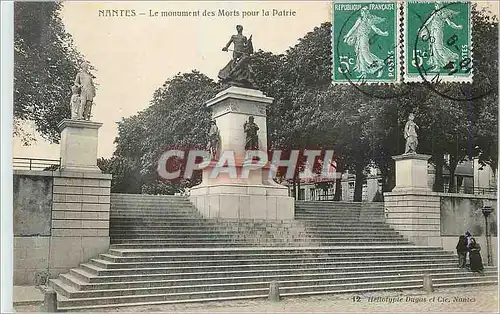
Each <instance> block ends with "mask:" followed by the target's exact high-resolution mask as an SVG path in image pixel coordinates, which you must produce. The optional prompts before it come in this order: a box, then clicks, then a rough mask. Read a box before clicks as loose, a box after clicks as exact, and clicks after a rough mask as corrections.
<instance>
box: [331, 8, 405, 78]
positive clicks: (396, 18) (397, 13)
mask: <svg viewBox="0 0 500 314" xmlns="http://www.w3.org/2000/svg"><path fill="white" fill-rule="evenodd" d="M353 2H357V3H360V2H361V3H363V2H366V3H373V2H386V3H394V6H395V9H394V14H395V16H394V24H395V25H394V31H395V32H397V33H398V35H397V36H395V37H396V38H395V42H397V46H396V48H395V49H394V63H395V64H394V69H395V71H394V72H395V74H396V75H395V78H394V80H390V81H380V80H379V81H373V82H370V81H368V80H367V81H364V82H357V81H349V80H347V81H336V80H335V72H334V71H335V46H336V43H335V40H334V25H335V22H334V16H335V14H334V13H333V9H334V5H335V3H353ZM401 2H404V0H376V1H373V0H332V1H330V21H331V24H332V27H331V35H330V46H331V53H330V56H331V62H330V71H331V72H330V78H331V81H332V85H346V84H347V85H357V86H362V85H381V86H384V85H396V84H399V83H401V82H402V80H403V77H402V76H401V74H402V73H401V66H402V65H403V64H404V63H402V60H400V58H399V57H398V54H399V53H398V51H401V50H402V49H403V47H402V45H403V39H402V37H401V35H400V34H401V25H399V23H400V18H401V13H400V9H399V8H400V6H401V5H402V4H401Z"/></svg>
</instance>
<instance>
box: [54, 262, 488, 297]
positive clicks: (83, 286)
mask: <svg viewBox="0 0 500 314" xmlns="http://www.w3.org/2000/svg"><path fill="white" fill-rule="evenodd" d="M470 274H471V273H469V272H465V271H461V270H457V269H456V268H451V269H448V268H440V269H433V270H432V278H439V277H441V278H442V277H448V276H457V277H462V276H468V275H470ZM484 274H485V275H488V276H491V275H496V274H497V271H496V269H494V268H488V267H486V268H485V271H484ZM393 276H398V277H400V278H411V277H417V278H422V273H421V272H420V273H419V270H411V271H404V272H399V271H398V272H391V271H384V272H381V273H379V274H378V275H377V276H373V275H370V274H366V273H365V272H345V273H342V274H338V273H315V274H290V275H279V276H276V275H268V276H254V277H252V276H246V277H236V276H235V277H213V278H193V279H177V280H151V281H127V278H124V280H125V281H121V282H103V283H89V282H86V281H82V280H80V279H79V278H77V277H75V276H73V275H71V274H61V275H60V277H59V280H60V281H62V282H63V283H64V284H66V285H68V286H71V287H73V288H74V289H77V290H83V291H89V290H104V289H132V288H148V287H167V286H184V285H205V284H234V283H253V282H261V281H273V280H274V281H290V280H296V281H298V280H300V281H321V280H331V279H336V280H348V281H359V280H362V279H367V277H372V278H375V277H381V278H384V277H385V278H388V277H393Z"/></svg>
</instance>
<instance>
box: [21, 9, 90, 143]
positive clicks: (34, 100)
mask: <svg viewBox="0 0 500 314" xmlns="http://www.w3.org/2000/svg"><path fill="white" fill-rule="evenodd" d="M61 6H62V4H61V3H59V2H15V3H14V123H15V128H14V130H15V133H16V135H19V136H21V138H22V139H24V140H26V141H29V137H28V135H27V134H26V132H24V130H23V129H22V124H23V122H24V121H32V122H33V123H34V125H35V128H36V130H37V131H38V132H39V133H40V134H41V135H42V137H43V138H45V139H46V140H48V141H50V142H55V143H57V142H58V140H59V136H60V134H59V132H58V129H57V124H58V123H59V122H60V121H61V120H62V119H64V118H68V117H69V116H70V110H69V100H70V96H71V89H70V87H71V85H72V82H73V80H74V78H75V75H76V73H77V72H78V65H79V64H80V63H81V62H82V61H83V60H84V58H83V56H82V55H81V54H80V53H79V52H78V51H77V50H76V49H75V47H74V46H73V41H72V38H71V35H70V34H68V33H67V32H66V31H65V29H64V25H63V23H62V20H61V17H60V9H61Z"/></svg>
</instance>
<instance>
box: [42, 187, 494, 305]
mask: <svg viewBox="0 0 500 314" xmlns="http://www.w3.org/2000/svg"><path fill="white" fill-rule="evenodd" d="M383 215H384V213H383V207H382V204H377V203H371V204H361V203H338V202H336V203H333V202H297V204H296V219H295V220H293V221H276V222H266V221H251V220H248V221H228V220H224V221H220V220H216V219H203V217H201V216H200V215H199V214H198V212H197V211H196V209H195V208H194V207H193V206H192V205H191V204H190V203H189V201H188V200H187V199H186V198H184V197H177V196H146V195H126V194H114V195H113V194H112V196H111V219H110V236H111V247H110V249H109V251H108V252H107V253H105V254H100V255H99V256H98V257H96V258H94V259H91V260H90V261H88V262H87V263H84V264H82V265H80V267H79V268H75V269H72V270H71V271H70V272H69V273H67V274H62V275H60V276H59V278H57V279H52V280H51V286H52V287H53V288H55V290H56V291H57V293H58V306H59V308H60V309H61V310H65V311H70V310H94V309H105V308H112V307H121V306H136V305H151V304H166V303H182V302H204V301H219V300H237V299H252V298H264V297H267V293H268V289H269V284H270V282H271V281H278V282H279V285H280V292H281V295H282V296H284V297H287V296H299V295H314V294H326V293H346V292H351V293H355V292H368V291H379V290H399V289H414V288H421V287H422V275H423V274H424V272H428V273H430V274H431V276H432V279H433V283H434V285H435V286H437V287H452V286H461V285H486V284H495V283H497V272H496V269H495V268H493V267H491V268H490V267H487V268H486V269H485V275H484V276H476V275H473V274H471V273H468V272H465V271H463V270H459V269H458V268H457V261H456V257H455V255H454V254H452V253H449V252H445V251H443V250H442V249H441V248H439V247H421V246H414V245H411V244H410V243H408V241H406V240H405V239H404V238H403V237H402V236H400V235H399V234H398V233H397V232H396V231H394V230H393V229H391V228H390V227H389V226H388V225H386V224H384V223H383V219H384V217H383Z"/></svg>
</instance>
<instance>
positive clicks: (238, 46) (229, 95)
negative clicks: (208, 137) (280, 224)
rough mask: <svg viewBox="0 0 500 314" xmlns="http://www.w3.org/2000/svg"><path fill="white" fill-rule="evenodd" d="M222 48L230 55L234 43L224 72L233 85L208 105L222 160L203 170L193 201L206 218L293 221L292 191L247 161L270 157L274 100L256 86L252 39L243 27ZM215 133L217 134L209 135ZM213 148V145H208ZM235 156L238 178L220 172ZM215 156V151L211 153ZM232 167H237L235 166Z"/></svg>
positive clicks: (192, 192) (223, 76) (266, 170)
mask: <svg viewBox="0 0 500 314" xmlns="http://www.w3.org/2000/svg"><path fill="white" fill-rule="evenodd" d="M237 30H238V34H237V35H233V36H232V37H231V39H230V41H229V42H228V44H227V45H226V46H225V47H224V48H223V51H227V50H228V49H227V48H228V47H229V45H230V44H231V43H234V47H235V49H234V53H233V59H232V60H231V61H230V62H229V63H228V64H227V65H226V66H225V67H224V68H223V69H222V70H221V72H220V73H219V77H220V78H221V80H222V81H223V82H224V83H226V84H227V85H229V87H228V88H226V89H225V90H223V91H221V92H220V93H218V94H217V95H216V96H215V97H214V98H212V99H210V100H209V101H208V102H206V103H205V106H206V107H208V108H209V109H210V110H211V111H212V119H213V120H214V121H215V123H214V124H215V125H216V126H217V128H218V129H217V130H218V133H219V137H218V140H219V141H220V142H218V149H219V151H218V154H217V155H218V156H217V158H216V159H215V160H212V161H211V162H210V165H209V166H208V167H206V168H204V169H203V178H202V183H201V184H200V185H198V186H195V187H193V188H191V190H190V200H191V202H192V203H193V204H194V205H195V206H196V207H197V208H198V210H199V211H200V213H201V214H202V215H203V216H205V217H207V218H221V219H263V220H276V219H280V220H281V219H293V217H294V210H295V209H294V206H295V203H294V199H293V198H292V197H289V196H288V189H287V188H286V187H285V186H282V185H280V184H278V183H276V182H274V180H273V179H272V178H271V177H270V176H269V173H270V166H269V163H266V165H265V166H263V167H256V168H255V169H252V170H249V169H248V168H246V169H245V167H244V162H245V157H247V154H248V153H249V152H250V151H253V152H255V151H256V150H259V151H260V152H261V154H265V155H266V156H267V121H266V117H267V116H266V108H267V106H269V105H271V104H272V102H273V98H270V97H267V96H265V95H264V94H263V93H262V92H261V91H259V90H257V89H256V88H255V86H254V85H253V74H252V73H253V72H252V71H251V64H250V59H249V57H250V54H251V53H252V52H253V47H252V44H251V37H250V39H248V40H247V39H246V37H245V36H243V35H242V31H243V27H242V26H241V25H238V26H237ZM214 132H215V131H214V130H212V131H211V132H210V134H213V133H214ZM209 146H210V147H213V144H209ZM230 155H233V156H234V159H233V160H234V167H233V169H236V175H232V174H231V173H230V172H224V171H219V172H218V173H217V175H215V176H214V173H215V172H217V171H214V169H215V170H217V169H219V170H220V169H222V166H223V163H224V162H225V161H227V160H228V159H227V157H228V156H230ZM211 156H213V152H212V153H211ZM231 166H232V165H231Z"/></svg>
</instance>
